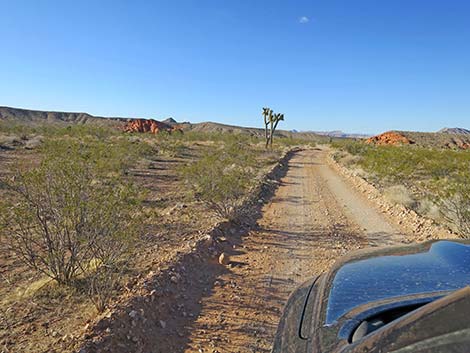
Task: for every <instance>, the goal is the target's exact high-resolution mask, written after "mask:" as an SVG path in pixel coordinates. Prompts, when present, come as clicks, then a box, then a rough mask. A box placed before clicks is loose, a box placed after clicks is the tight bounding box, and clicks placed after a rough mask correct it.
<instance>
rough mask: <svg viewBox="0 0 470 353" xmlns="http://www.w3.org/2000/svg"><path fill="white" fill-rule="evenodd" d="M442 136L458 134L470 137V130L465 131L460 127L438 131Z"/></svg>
mask: <svg viewBox="0 0 470 353" xmlns="http://www.w3.org/2000/svg"><path fill="white" fill-rule="evenodd" d="M438 133H441V134H458V135H470V130H467V129H463V128H460V127H452V128H449V127H445V128H443V129H441V130H439V131H438Z"/></svg>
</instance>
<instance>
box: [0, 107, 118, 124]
mask: <svg viewBox="0 0 470 353" xmlns="http://www.w3.org/2000/svg"><path fill="white" fill-rule="evenodd" d="M125 120H126V119H123V118H105V117H100V116H93V115H90V114H88V113H70V112H50V111H41V110H28V109H19V108H10V107H0V121H4V122H11V123H19V124H32V125H38V124H44V123H51V124H99V125H108V124H109V125H115V124H116V122H118V123H119V122H123V121H125Z"/></svg>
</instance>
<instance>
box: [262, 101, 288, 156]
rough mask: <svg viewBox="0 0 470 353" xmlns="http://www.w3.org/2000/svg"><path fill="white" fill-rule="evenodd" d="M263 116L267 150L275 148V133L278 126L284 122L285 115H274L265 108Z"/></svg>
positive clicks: (270, 110)
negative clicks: (269, 147)
mask: <svg viewBox="0 0 470 353" xmlns="http://www.w3.org/2000/svg"><path fill="white" fill-rule="evenodd" d="M262 115H263V117H264V132H265V138H266V148H268V146H271V148H273V138H274V132H275V131H276V128H277V124H279V122H280V121H281V120H284V114H280V113H278V114H274V112H273V110H272V109H269V108H263V112H262ZM268 126H269V129H268Z"/></svg>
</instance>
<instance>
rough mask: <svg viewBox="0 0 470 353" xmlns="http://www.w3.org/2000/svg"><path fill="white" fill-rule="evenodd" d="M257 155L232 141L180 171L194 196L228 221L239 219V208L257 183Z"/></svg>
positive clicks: (241, 144)
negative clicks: (237, 217)
mask: <svg viewBox="0 0 470 353" xmlns="http://www.w3.org/2000/svg"><path fill="white" fill-rule="evenodd" d="M255 164H256V159H255V154H254V152H253V151H252V150H250V148H248V147H247V146H246V145H245V144H244V143H240V142H229V143H227V144H226V145H224V146H223V147H222V148H218V149H215V150H213V151H210V152H206V153H205V154H204V155H203V156H202V157H201V158H200V159H199V160H198V161H196V162H194V163H190V164H188V165H186V166H184V167H183V168H181V169H180V173H181V176H182V178H183V180H184V183H185V185H186V186H187V187H188V188H189V190H190V191H191V194H192V196H194V197H195V198H196V199H197V200H200V201H202V202H204V203H205V204H206V205H208V207H209V208H210V209H212V210H213V211H215V212H216V214H217V215H219V216H220V217H222V218H224V219H234V218H236V210H237V206H239V205H240V204H241V202H242V199H243V196H245V195H246V194H247V191H248V190H249V189H250V187H251V186H252V185H254V182H255V176H256V169H255Z"/></svg>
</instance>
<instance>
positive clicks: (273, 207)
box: [186, 149, 400, 353]
mask: <svg viewBox="0 0 470 353" xmlns="http://www.w3.org/2000/svg"><path fill="white" fill-rule="evenodd" d="M326 155H327V151H325V150H319V149H317V150H308V151H302V152H299V153H297V154H296V155H295V156H294V157H293V158H292V159H291V161H290V163H289V170H288V172H287V175H286V176H285V177H284V178H283V179H282V181H281V185H280V187H279V188H278V190H277V191H276V194H275V196H274V198H273V199H272V200H271V202H270V203H269V204H267V205H266V206H265V207H264V209H263V213H262V218H261V219H260V220H259V221H258V224H259V227H258V229H256V230H254V231H251V232H250V233H249V234H248V235H247V236H245V237H244V238H243V241H242V243H241V244H237V247H236V248H235V249H234V251H235V254H236V255H235V256H232V257H231V261H232V262H233V263H232V265H231V266H229V271H227V272H225V273H224V274H222V275H221V276H220V277H219V278H218V279H217V281H216V282H215V286H214V288H213V291H212V292H211V295H210V296H208V297H205V298H202V299H201V303H200V305H201V311H200V314H199V316H198V318H197V319H196V320H195V321H194V322H193V323H192V327H190V328H189V329H190V332H191V335H190V337H189V340H188V342H189V343H188V347H189V348H188V349H186V352H220V353H225V352H269V350H270V348H271V342H272V339H273V335H274V333H275V329H276V325H277V323H278V320H279V317H280V314H281V311H282V308H283V305H284V304H285V302H286V299H287V297H288V296H289V293H290V292H291V291H292V290H293V289H295V287H296V286H297V285H298V284H300V283H301V282H303V281H305V280H307V279H308V278H310V277H311V276H312V275H314V274H317V273H320V272H322V271H324V270H326V269H327V268H328V267H329V266H330V265H331V264H332V263H333V262H334V260H335V259H336V258H338V257H339V256H341V255H343V254H344V253H346V252H347V251H350V250H352V249H356V248H360V247H364V246H370V245H372V246H375V245H383V244H388V243H393V242H397V241H399V240H400V237H399V235H398V231H397V229H396V228H395V226H393V225H392V224H390V223H389V222H388V221H387V220H385V219H384V217H383V216H382V215H381V214H380V213H379V212H378V211H376V210H375V209H374V208H373V206H372V205H371V204H369V202H368V201H367V200H366V199H364V197H363V196H362V195H360V194H358V193H357V192H356V191H354V190H353V189H352V188H351V187H350V186H349V185H348V184H346V182H345V181H344V180H343V179H342V178H341V177H340V176H338V175H337V174H336V173H335V172H334V171H333V169H332V168H331V167H329V165H328V164H327V163H326Z"/></svg>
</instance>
